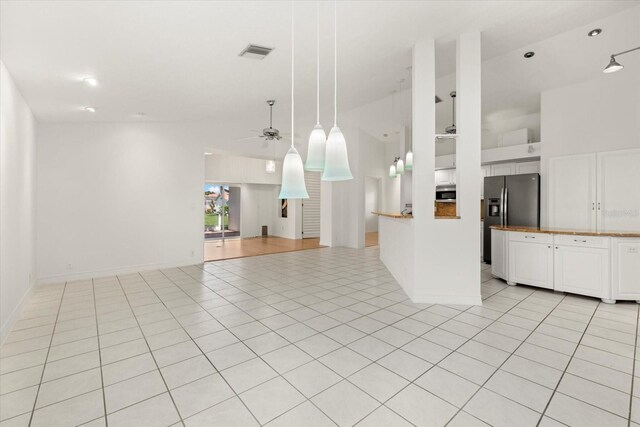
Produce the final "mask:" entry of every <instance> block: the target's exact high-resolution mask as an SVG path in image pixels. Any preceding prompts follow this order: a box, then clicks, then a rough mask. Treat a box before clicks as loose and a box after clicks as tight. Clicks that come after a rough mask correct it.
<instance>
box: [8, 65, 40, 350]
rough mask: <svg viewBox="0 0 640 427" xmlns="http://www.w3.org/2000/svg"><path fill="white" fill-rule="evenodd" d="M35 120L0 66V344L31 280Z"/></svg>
mask: <svg viewBox="0 0 640 427" xmlns="http://www.w3.org/2000/svg"><path fill="white" fill-rule="evenodd" d="M35 166H36V150H35V120H34V118H33V114H32V113H31V110H30V109H29V107H28V106H27V104H26V103H25V101H24V99H23V98H22V95H20V92H19V91H18V88H17V87H16V86H15V84H14V82H13V80H12V78H11V76H10V75H9V72H8V71H7V69H6V68H5V66H4V64H3V63H1V62H0V236H1V238H0V343H1V342H2V341H4V338H6V335H7V333H8V332H9V330H10V328H11V325H12V323H13V321H14V320H15V319H16V317H17V316H18V314H19V313H20V308H21V306H22V303H23V302H24V301H25V299H26V298H25V297H26V296H27V295H28V294H29V291H30V289H31V287H32V284H33V282H34V279H35V265H36V261H35V237H36V233H35V205H36V197H35V189H36V186H35V183H36V168H35Z"/></svg>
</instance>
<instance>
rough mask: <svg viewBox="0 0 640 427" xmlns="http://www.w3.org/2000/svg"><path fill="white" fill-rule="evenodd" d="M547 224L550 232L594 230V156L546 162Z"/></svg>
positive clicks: (564, 158) (567, 157)
mask: <svg viewBox="0 0 640 427" xmlns="http://www.w3.org/2000/svg"><path fill="white" fill-rule="evenodd" d="M548 176H549V180H548V183H547V190H548V200H549V218H548V223H549V227H551V228H567V229H579V230H588V231H595V230H596V210H595V209H596V155H595V154H581V155H577V156H565V157H554V158H551V159H549V174H548Z"/></svg>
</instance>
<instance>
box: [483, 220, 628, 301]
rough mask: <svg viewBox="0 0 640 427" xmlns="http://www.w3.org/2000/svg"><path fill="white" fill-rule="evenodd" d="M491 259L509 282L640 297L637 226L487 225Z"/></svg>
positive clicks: (622, 297) (604, 296)
mask: <svg viewBox="0 0 640 427" xmlns="http://www.w3.org/2000/svg"><path fill="white" fill-rule="evenodd" d="M491 260H492V264H491V273H492V274H493V275H494V276H496V277H499V278H502V279H504V280H506V281H507V283H508V284H509V285H516V284H525V285H531V286H537V287H541V288H547V289H553V290H555V291H560V292H570V293H575V294H580V295H586V296H592V297H596V298H600V299H602V301H603V302H605V303H610V304H612V303H615V302H616V301H617V300H635V301H637V302H640V232H631V231H607V230H602V231H589V230H567V229H552V228H533V227H518V226H491Z"/></svg>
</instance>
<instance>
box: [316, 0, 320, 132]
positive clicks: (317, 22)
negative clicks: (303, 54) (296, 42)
mask: <svg viewBox="0 0 640 427" xmlns="http://www.w3.org/2000/svg"><path fill="white" fill-rule="evenodd" d="M316 55H317V60H316V66H317V68H318V69H317V70H316V123H317V124H320V1H318V2H317V5H316Z"/></svg>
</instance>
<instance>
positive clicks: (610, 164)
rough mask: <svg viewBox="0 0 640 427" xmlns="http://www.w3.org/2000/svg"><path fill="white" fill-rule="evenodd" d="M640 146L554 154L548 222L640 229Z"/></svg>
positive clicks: (591, 227)
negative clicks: (631, 148) (638, 147)
mask: <svg viewBox="0 0 640 427" xmlns="http://www.w3.org/2000/svg"><path fill="white" fill-rule="evenodd" d="M639 182H640V149H633V150H619V151H609V152H603V153H591V154H580V155H576V156H566V157H553V158H551V159H549V174H548V184H547V188H548V200H549V226H550V227H553V228H570V229H581V230H588V231H596V230H597V231H637V230H640V185H638V183H639Z"/></svg>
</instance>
